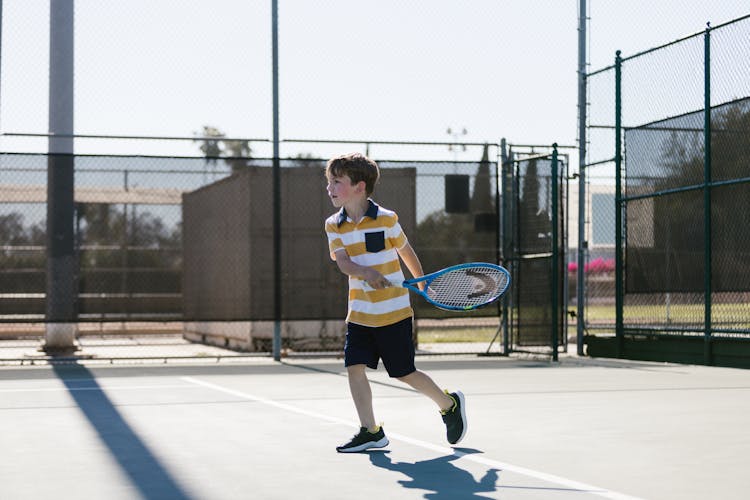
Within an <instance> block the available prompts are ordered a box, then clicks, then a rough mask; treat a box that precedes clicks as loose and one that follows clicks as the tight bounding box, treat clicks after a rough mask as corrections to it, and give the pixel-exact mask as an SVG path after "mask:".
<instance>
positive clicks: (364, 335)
mask: <svg viewBox="0 0 750 500" xmlns="http://www.w3.org/2000/svg"><path fill="white" fill-rule="evenodd" d="M412 332H413V330H412V319H411V318H406V319H405V320H402V321H399V322H398V323H394V324H392V325H387V326H378V327H372V326H362V325H358V324H356V323H347V324H346V343H345V344H344V366H352V365H367V366H368V367H369V368H372V369H373V370H377V369H378V361H379V360H380V359H382V360H383V366H385V369H386V371H387V372H388V375H389V376H390V377H393V378H397V377H403V376H405V375H409V374H410V373H411V372H413V371H415V370H416V368H415V366H414V340H413V338H412Z"/></svg>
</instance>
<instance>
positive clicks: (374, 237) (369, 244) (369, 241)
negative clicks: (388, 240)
mask: <svg viewBox="0 0 750 500" xmlns="http://www.w3.org/2000/svg"><path fill="white" fill-rule="evenodd" d="M365 248H366V249H367V251H368V252H373V253H374V252H380V251H381V250H385V231H378V232H375V233H365Z"/></svg>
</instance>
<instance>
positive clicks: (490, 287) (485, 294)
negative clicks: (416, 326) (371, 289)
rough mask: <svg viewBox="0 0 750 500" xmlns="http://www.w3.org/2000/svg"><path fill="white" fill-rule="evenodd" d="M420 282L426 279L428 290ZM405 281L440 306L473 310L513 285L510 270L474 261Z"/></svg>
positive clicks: (496, 297)
mask: <svg viewBox="0 0 750 500" xmlns="http://www.w3.org/2000/svg"><path fill="white" fill-rule="evenodd" d="M419 283H424V291H423V290H420V289H419V287H418V286H417V285H418V284H419ZM401 285H402V286H403V287H404V288H408V289H409V290H411V291H413V292H417V293H418V294H420V295H421V296H422V297H424V298H425V300H427V302H429V303H430V304H432V305H434V306H436V307H439V308H440V309H446V310H449V311H471V310H472V309H477V308H479V307H482V306H486V305H487V304H491V303H492V302H494V301H496V300H497V299H499V298H500V297H502V296H503V294H504V293H505V292H506V291H507V290H508V286H509V285H510V273H509V272H508V271H507V270H506V269H505V268H504V267H502V266H498V265H495V264H488V263H485V262H471V263H468V264H459V265H456V266H451V267H446V268H445V269H441V270H440V271H436V272H434V273H430V274H426V275H424V276H421V277H419V278H414V279H410V280H406V281H404V282H403V283H402V284H401Z"/></svg>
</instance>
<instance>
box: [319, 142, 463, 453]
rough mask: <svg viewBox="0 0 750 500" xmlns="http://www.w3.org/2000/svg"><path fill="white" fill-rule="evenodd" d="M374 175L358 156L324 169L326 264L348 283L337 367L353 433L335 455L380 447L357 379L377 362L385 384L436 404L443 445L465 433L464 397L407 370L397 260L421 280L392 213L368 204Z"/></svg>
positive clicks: (366, 392)
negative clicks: (329, 210)
mask: <svg viewBox="0 0 750 500" xmlns="http://www.w3.org/2000/svg"><path fill="white" fill-rule="evenodd" d="M379 176H380V173H379V170H378V166H377V164H376V163H375V162H374V161H372V160H371V159H369V158H367V157H365V156H363V155H361V154H358V153H352V154H348V155H344V156H339V157H336V158H332V159H331V160H329V161H328V164H327V166H326V178H327V180H328V187H327V190H328V196H330V198H331V201H332V202H333V206H334V207H336V208H340V209H341V210H339V211H338V212H337V213H335V214H333V215H331V216H330V217H329V218H328V219H326V222H325V230H326V234H327V236H328V248H329V250H330V252H331V259H333V260H334V261H336V264H337V265H338V267H339V269H340V270H341V272H342V273H344V274H346V275H347V276H349V310H348V313H347V317H346V322H347V332H346V343H345V345H344V364H345V366H346V369H347V375H348V378H349V390H350V392H351V395H352V399H353V400H354V406H355V407H356V409H357V414H358V416H359V421H360V426H361V427H360V431H359V433H358V434H356V435H355V436H354V437H353V438H352V439H351V441H349V442H348V443H346V444H343V445H341V446H338V447H336V451H338V452H340V453H353V452H359V451H364V450H367V449H369V448H383V447H385V446H387V445H388V438H387V437H386V435H385V432H384V431H383V428H382V427H381V426H378V425H377V424H376V423H375V416H374V412H373V406H372V391H371V389H370V382H369V380H368V379H367V374H366V373H365V368H366V367H370V368H372V369H377V367H378V362H379V360H380V359H382V360H383V365H384V366H385V369H386V370H387V372H388V375H389V376H390V377H392V378H396V379H398V380H400V381H402V382H405V383H406V384H408V385H410V386H411V387H413V388H414V389H416V390H418V391H419V392H421V393H422V394H424V395H425V396H427V397H429V398H430V399H432V400H433V401H434V402H435V404H437V405H438V407H439V408H440V413H441V415H442V417H443V421H444V422H445V425H446V428H447V438H448V442H449V443H451V444H456V443H458V442H459V441H460V440H461V439H463V437H464V435H465V434H466V404H465V401H464V395H463V394H462V393H461V392H460V391H456V392H453V393H448V391H441V390H440V388H439V387H438V386H437V385H436V384H435V382H433V380H432V379H431V378H430V377H429V376H428V375H426V374H425V373H423V372H421V371H419V370H417V369H416V368H415V366H414V343H413V341H412V316H413V314H414V312H413V310H412V308H411V304H410V301H409V291H408V290H407V289H405V288H403V287H400V286H393V285H392V283H401V281H403V279H404V274H403V272H402V270H401V264H400V261H399V257H400V258H401V260H403V261H404V264H406V267H407V268H408V269H409V271H410V272H411V274H412V276H414V277H419V276H422V275H423V274H424V273H423V271H422V265H421V263H420V262H419V259H418V258H417V255H416V254H415V253H414V250H413V249H412V247H411V245H410V244H409V242H408V241H407V239H406V236H405V235H404V233H403V231H402V229H401V225H400V224H399V223H398V216H397V215H396V213H395V212H393V211H391V210H388V209H385V208H383V207H380V206H378V205H376V204H375V202H373V201H372V200H371V199H370V195H371V194H372V192H373V190H374V188H375V183H376V182H377V180H378V178H379Z"/></svg>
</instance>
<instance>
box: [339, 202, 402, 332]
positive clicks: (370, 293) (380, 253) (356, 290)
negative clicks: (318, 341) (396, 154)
mask: <svg viewBox="0 0 750 500" xmlns="http://www.w3.org/2000/svg"><path fill="white" fill-rule="evenodd" d="M368 201H369V206H368V209H367V212H365V216H364V217H362V220H360V221H359V222H358V223H356V224H355V223H354V221H352V219H351V218H349V217H348V216H347V214H346V210H344V209H343V208H342V209H341V210H340V211H339V212H337V213H335V214H333V215H331V216H330V217H328V219H326V222H325V229H326V235H327V236H328V248H329V250H330V252H331V259H333V260H336V256H335V252H336V251H337V250H340V249H342V248H343V249H345V250H346V253H347V254H348V255H349V257H350V258H351V259H352V261H353V262H354V263H356V264H359V265H361V266H367V267H374V268H375V269H377V270H378V271H379V272H380V273H381V274H382V275H383V276H385V277H386V278H387V279H388V280H389V281H390V282H391V283H398V284H400V283H401V282H402V281H403V280H404V273H403V271H402V270H401V263H400V261H399V257H398V252H397V251H396V250H397V249H399V248H402V247H403V246H404V245H406V242H407V240H406V235H405V234H404V232H403V230H402V229H401V225H400V224H399V223H398V215H396V212H393V211H392V210H388V209H385V208H383V207H380V206H378V205H376V204H375V202H373V201H372V200H368ZM413 314H414V311H413V310H412V308H411V303H410V301H409V291H408V290H407V289H406V288H403V287H401V286H398V285H397V286H392V287H388V288H383V289H380V290H376V289H374V288H372V287H371V286H370V285H368V284H367V283H366V282H365V280H362V279H359V278H356V277H354V276H349V311H348V313H347V316H346V321H347V322H350V323H356V324H358V325H364V326H387V325H391V324H393V323H397V322H399V321H401V320H403V319H406V318H410V317H411V316H412V315H413Z"/></svg>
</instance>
